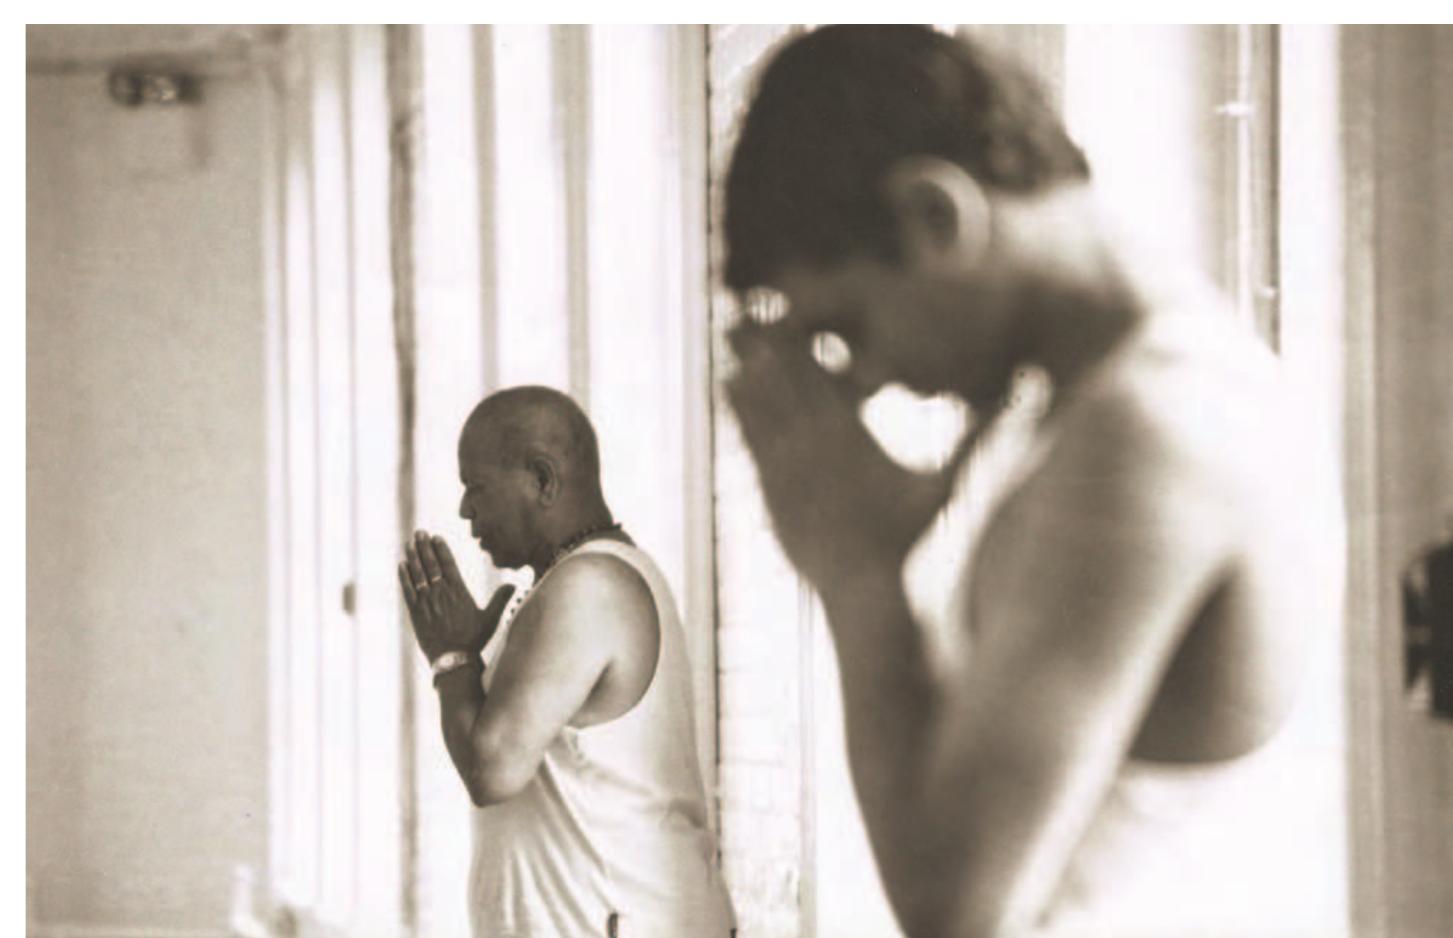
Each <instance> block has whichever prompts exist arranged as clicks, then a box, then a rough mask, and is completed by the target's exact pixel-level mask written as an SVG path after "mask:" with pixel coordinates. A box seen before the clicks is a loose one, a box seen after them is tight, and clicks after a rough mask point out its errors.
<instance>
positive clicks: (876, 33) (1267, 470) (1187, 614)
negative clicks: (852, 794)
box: [725, 27, 1336, 938]
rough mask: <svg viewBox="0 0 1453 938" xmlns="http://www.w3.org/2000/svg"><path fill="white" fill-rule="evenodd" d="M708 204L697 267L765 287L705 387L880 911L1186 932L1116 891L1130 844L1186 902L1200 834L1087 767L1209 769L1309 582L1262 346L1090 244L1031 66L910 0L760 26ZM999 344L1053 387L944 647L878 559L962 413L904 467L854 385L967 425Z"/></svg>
mask: <svg viewBox="0 0 1453 938" xmlns="http://www.w3.org/2000/svg"><path fill="white" fill-rule="evenodd" d="M725 210H726V215H725V231H726V239H727V246H728V263H727V269H726V280H727V285H728V286H729V287H731V288H732V289H734V290H737V291H747V290H750V289H753V288H763V287H765V288H770V289H772V290H775V291H777V292H778V293H780V294H781V295H782V296H783V298H784V299H785V301H786V304H787V313H786V315H785V316H784V317H783V318H782V319H781V320H779V321H777V322H775V323H772V324H770V325H762V324H759V323H756V322H751V321H747V322H743V323H741V324H740V325H739V326H738V327H736V328H735V329H734V331H733V334H732V342H733V346H734V348H735V351H736V353H737V356H738V358H739V369H738V371H737V372H736V374H735V375H733V376H732V377H731V378H729V380H728V392H729V397H730V400H731V402H732V404H733V406H734V408H735V411H736V414H737V416H738V418H739V420H740V424H741V428H742V431H743V434H744V437H745V439H746V442H747V444H748V446H749V448H750V450H751V452H752V455H753V457H754V459H755V461H756V464H757V467H758V470H759V474H760V479H761V484H762V489H763V492H764V495H765V499H766V502H767V506H768V509H769V512H770V514H771V517H772V519H773V523H774V527H775V530H776V532H777V535H778V538H779V539H780V541H781V543H782V545H783V547H784V549H785V551H786V554H787V556H788V557H789V559H790V560H791V561H792V563H793V564H794V565H795V566H796V567H797V569H798V570H799V571H800V572H801V574H802V575H803V576H804V577H806V578H807V579H808V580H809V581H810V582H811V583H812V585H813V586H814V587H815V588H816V590H817V592H818V593H819V594H820V596H821V598H822V601H823V604H824V608H825V610H826V613H827V618H828V622H829V627H830V631H831V634H832V637H833V640H834V642H835V645H836V648H837V653H838V659H839V662H840V667H841V674H842V689H843V699H844V709H845V718H846V728H847V742H848V756H849V764H850V769H851V773H852V777H853V781H854V784H855V787H856V790H857V794H858V798H859V801H860V804H861V808H862V811H863V814H864V819H865V821H866V826H867V830H868V835H869V839H870V842H871V845H872V847H873V851H874V854H875V857H876V859H877V862H878V865H879V869H880V872H881V874H882V876H883V880H884V884H885V887H886V889H887V893H888V896H889V899H890V901H891V903H892V906H893V909H894V911H895V914H896V915H897V917H898V920H899V923H900V924H901V925H902V927H903V928H904V929H905V931H906V932H907V933H908V934H909V935H911V936H955V938H975V936H987V935H1003V934H1015V935H1017V934H1022V933H1024V932H1026V931H1030V930H1034V929H1044V930H1046V931H1055V930H1056V929H1058V928H1062V927H1067V926H1066V923H1067V922H1069V921H1071V920H1074V921H1076V922H1077V923H1079V924H1086V923H1095V922H1099V923H1100V927H1101V928H1103V927H1107V924H1108V923H1111V922H1121V923H1130V922H1134V923H1135V926H1136V927H1144V928H1145V929H1146V932H1145V933H1146V934H1160V935H1179V934H1182V933H1188V932H1189V931H1191V930H1192V927H1191V926H1188V924H1187V922H1186V921H1185V920H1184V919H1181V918H1177V915H1190V914H1192V913H1191V912H1189V911H1188V910H1187V908H1186V907H1181V909H1180V910H1179V912H1177V909H1176V908H1175V907H1174V906H1173V904H1174V903H1177V902H1179V898H1178V896H1177V895H1174V894H1167V893H1165V892H1164V891H1161V892H1159V893H1155V896H1156V898H1155V901H1154V902H1152V903H1151V905H1152V906H1158V907H1154V908H1147V907H1146V902H1145V901H1144V900H1145V898H1146V896H1147V895H1148V894H1147V893H1145V892H1139V893H1138V892H1136V891H1135V890H1134V888H1133V881H1134V880H1136V878H1137V877H1140V876H1142V875H1150V874H1155V875H1161V876H1163V877H1170V878H1169V879H1165V880H1164V881H1163V883H1162V887H1164V886H1165V884H1167V883H1168V884H1170V886H1172V887H1176V886H1179V887H1183V889H1184V891H1185V894H1186V897H1187V901H1194V900H1196V899H1197V898H1199V899H1201V900H1205V901H1206V905H1207V907H1208V908H1211V907H1213V906H1214V905H1215V904H1216V903H1223V904H1224V903H1226V902H1229V901H1234V893H1233V892H1219V890H1222V889H1223V888H1229V887H1226V884H1225V883H1214V882H1212V880H1211V879H1210V878H1209V877H1210V874H1209V872H1208V871H1206V870H1204V869H1203V870H1200V871H1198V875H1197V877H1196V879H1195V881H1194V882H1192V881H1191V880H1190V879H1188V878H1186V879H1182V880H1176V879H1175V878H1174V877H1175V876H1176V875H1178V874H1177V871H1175V870H1174V869H1171V870H1166V869H1157V868H1158V867H1164V866H1167V865H1170V866H1174V860H1178V859H1179V858H1180V856H1181V855H1178V854H1175V853H1173V852H1171V851H1172V849H1173V845H1172V841H1173V839H1174V838H1173V836H1172V835H1170V834H1168V833H1166V832H1165V831H1162V830H1157V829H1156V827H1155V825H1153V824H1150V823H1148V822H1146V821H1145V819H1143V818H1132V817H1130V816H1129V814H1128V813H1125V812H1121V811H1120V810H1119V809H1118V808H1116V807H1115V802H1114V796H1115V795H1116V793H1117V792H1122V793H1123V789H1125V788H1126V787H1128V786H1130V785H1132V784H1142V783H1144V782H1146V781H1147V780H1150V779H1155V780H1157V784H1161V785H1162V786H1164V787H1168V788H1169V789H1170V790H1171V791H1174V790H1175V787H1176V786H1178V785H1181V784H1182V783H1183V781H1184V782H1185V783H1186V784H1189V779H1191V778H1194V779H1196V784H1198V785H1200V784H1202V783H1204V782H1205V780H1206V779H1207V778H1208V777H1209V778H1210V779H1211V780H1212V781H1213V782H1214V780H1215V779H1216V778H1217V775H1218V773H1220V772H1221V771H1223V769H1224V770H1225V771H1229V767H1231V766H1234V765H1236V764H1237V763H1239V762H1241V761H1243V760H1244V759H1245V758H1246V757H1247V756H1248V754H1251V753H1253V752H1254V751H1257V750H1259V749H1261V748H1264V747H1267V745H1268V741H1269V740H1271V739H1272V737H1273V736H1274V734H1276V733H1277V731H1278V729H1279V728H1280V727H1281V726H1282V725H1283V723H1284V722H1285V720H1286V718H1287V716H1288V714H1289V712H1290V711H1291V708H1292V706H1293V702H1294V697H1295V694H1296V691H1297V688H1298V683H1299V680H1298V679H1299V672H1300V669H1299V668H1298V667H1297V664H1298V662H1299V661H1300V660H1301V659H1302V658H1303V657H1304V653H1305V646H1306V644H1307V642H1308V639H1309V637H1310V636H1311V635H1312V634H1313V633H1314V631H1315V630H1316V628H1317V627H1325V626H1328V625H1330V622H1327V621H1325V620H1319V616H1320V615H1321V613H1322V612H1323V611H1324V610H1325V608H1327V607H1326V606H1325V603H1324V602H1323V600H1325V595H1321V594H1324V593H1325V592H1326V591H1327V590H1328V589H1330V590H1332V591H1334V593H1335V586H1336V584H1335V582H1334V581H1333V580H1332V579H1331V578H1330V576H1328V577H1324V576H1323V574H1324V573H1330V572H1331V571H1333V570H1335V564H1336V560H1335V556H1336V551H1335V546H1336V540H1335V538H1329V537H1328V536H1327V531H1326V530H1325V529H1324V528H1323V527H1322V526H1323V525H1325V524H1327V523H1329V521H1331V520H1332V519H1333V518H1334V517H1335V515H1334V514H1333V513H1331V512H1330V511H1329V508H1330V504H1331V503H1330V502H1328V501H1325V500H1324V498H1323V496H1324V495H1325V494H1326V493H1325V490H1324V489H1322V488H1321V487H1320V486H1319V485H1318V484H1314V481H1315V477H1316V473H1315V472H1314V471H1313V467H1311V466H1310V465H1309V462H1310V460H1309V453H1311V452H1313V451H1312V450H1311V449H1310V448H1309V447H1308V446H1307V445H1305V442H1304V439H1305V434H1304V433H1303V432H1301V431H1300V429H1299V427H1298V421H1297V420H1296V417H1295V415H1294V414H1293V413H1292V411H1291V409H1290V408H1289V406H1288V405H1287V404H1286V394H1285V391H1284V389H1283V388H1282V386H1281V384H1280V380H1281V379H1280V378H1279V376H1278V373H1277V368H1276V362H1275V359H1274V357H1273V356H1271V355H1270V354H1269V353H1268V351H1267V350H1266V349H1265V348H1264V347H1263V346H1261V345H1260V344H1259V343H1258V342H1257V341H1256V339H1255V338H1254V337H1253V336H1252V335H1251V334H1249V333H1246V332H1243V331H1242V330H1241V329H1240V327H1239V326H1238V324H1237V323H1236V322H1235V320H1234V318H1233V314H1231V312H1230V311H1229V310H1227V309H1224V308H1222V307H1221V306H1220V304H1219V301H1217V300H1215V299H1214V298H1213V297H1211V296H1210V295H1209V294H1192V293H1175V292H1164V291H1162V290H1161V288H1160V287H1158V286H1156V285H1154V284H1153V283H1152V280H1151V278H1150V277H1148V276H1146V275H1145V272H1144V271H1143V270H1142V269H1139V268H1136V267H1135V266H1133V265H1132V264H1131V263H1130V262H1129V261H1128V259H1127V258H1126V257H1125V256H1124V255H1123V254H1122V253H1121V252H1120V251H1119V250H1118V249H1117V247H1116V245H1115V243H1114V242H1113V240H1112V238H1111V237H1110V236H1109V235H1108V233H1107V228H1106V226H1105V225H1104V224H1102V222H1101V220H1100V219H1099V217H1098V216H1097V213H1096V210H1095V208H1094V206H1093V203H1092V199H1091V193H1090V187H1089V170H1088V166H1087V164H1086V162H1085V159H1084V157H1083V155H1082V154H1081V153H1080V151H1079V150H1078V148H1076V147H1075V145H1074V144H1073V143H1072V142H1071V141H1070V140H1069V139H1068V137H1067V136H1066V135H1065V133H1064V130H1063V128H1062V127H1061V125H1060V122H1059V119H1058V117H1057V116H1056V115H1055V114H1054V113H1053V111H1052V110H1051V109H1050V108H1049V107H1048V106H1047V105H1046V104H1044V103H1043V100H1042V98H1041V97H1040V96H1039V93H1038V91H1037V89H1036V88H1035V86H1034V85H1033V83H1032V82H1031V81H1029V79H1028V78H1027V77H1025V76H1024V75H1022V74H1021V73H1020V72H1018V71H1017V70H1015V69H1013V68H1010V67H1008V66H1007V65H1005V64H1004V63H1001V62H998V61H996V60H994V59H993V58H991V57H990V56H988V55H987V54H985V53H984V51H983V50H981V49H978V48H976V47H972V46H970V45H967V44H965V43H964V42H963V41H962V40H959V39H954V38H951V37H948V36H944V35H941V34H938V33H935V32H933V31H931V30H929V29H924V28H916V27H846V28H836V27H835V28H826V29H821V30H817V31H815V32H812V33H809V34H807V35H806V36H804V37H801V38H798V39H796V40H794V41H792V42H790V43H789V44H788V45H786V46H785V47H784V48H783V49H782V50H781V51H780V52H779V53H778V54H777V56H776V57H775V59H774V60H773V61H772V62H771V63H770V64H769V66H768V67H767V69H766V70H765V72H764V74H763V76H762V78H761V80H760V84H759V86H758V90H757V93H756V96H755V98H754V101H753V103H752V105H751V109H750V111H749V112H748V114H747V116H746V118H745V122H744V124H743V127H742V131H741V136H740V139H739V142H738V144H737V147H736V150H735V153H734V157H733V161H732V164H731V168H730V173H729V177H728V180H727V186H726V203H725ZM823 333H831V334H835V335H836V336H838V337H839V338H840V339H841V340H842V341H843V343H845V345H846V346H847V348H848V349H849V350H850V353H851V362H850V364H849V365H848V366H847V367H846V368H845V369H844V370H842V371H840V372H829V371H828V370H826V369H824V368H823V367H821V366H819V364H818V363H817V361H816V360H815V359H814V357H813V355H812V351H811V348H812V337H813V336H816V335H819V334H823ZM1026 365H1033V366H1037V367H1038V368H1040V369H1042V370H1043V372H1044V373H1045V374H1046V375H1047V376H1048V378H1049V380H1050V382H1051V383H1052V386H1053V398H1052V402H1051V405H1050V407H1049V410H1048V413H1047V414H1046V416H1045V417H1044V419H1043V420H1042V422H1041V423H1040V424H1039V425H1038V427H1037V429H1036V440H1035V444H1034V446H1033V447H1032V450H1033V452H1034V453H1035V456H1034V458H1033V461H1032V462H1030V463H1029V464H1027V465H1026V466H1025V467H1024V471H1023V473H1022V475H1020V476H1018V478H1019V482H1018V483H1017V484H1016V485H1015V486H1013V487H1012V488H1011V489H1010V490H1009V491H1008V492H1007V493H1005V495H1004V496H1003V497H1002V498H1001V499H1000V501H999V502H998V504H997V505H996V507H995V509H994V511H993V514H992V516H991V517H990V519H989V521H988V523H987V525H986V526H985V528H984V530H983V531H982V532H981V534H980V536H979V539H978V542H977V545H976V548H975V551H974V555H973V556H974V560H973V563H972V569H970V570H966V571H965V574H964V575H965V576H966V577H967V578H968V585H967V590H968V592H967V596H968V601H967V603H966V604H965V615H964V619H963V621H961V622H958V623H956V626H957V627H958V628H959V629H960V631H961V633H962V635H963V636H964V637H965V638H966V639H968V638H971V641H968V640H966V641H965V646H966V649H965V651H964V654H963V655H962V656H961V657H957V658H956V659H955V662H954V664H953V666H952V667H951V668H950V669H948V672H947V674H945V673H944V672H943V671H942V670H940V669H937V668H936V667H934V666H932V663H931V662H930V661H929V659H928V656H927V655H926V649H925V643H924V640H923V635H922V629H921V627H920V625H919V623H917V622H916V621H915V619H914V616H913V613H912V612H911V611H910V606H909V603H908V601H907V599H906V597H905V591H904V587H903V579H902V575H903V567H904V562H905V559H906V558H907V556H908V554H909V551H910V549H911V548H912V547H913V546H914V544H915V543H916V542H917V541H918V540H919V539H920V537H921V536H922V534H923V533H924V532H925V530H926V529H927V528H928V527H929V525H930V522H931V521H932V520H933V519H934V517H935V516H936V515H937V514H938V512H939V511H940V510H941V508H942V507H943V506H944V504H945V503H946V501H947V500H948V498H949V497H950V495H951V493H952V492H953V490H954V487H955V484H956V480H957V478H958V475H959V472H958V469H959V467H960V466H961V464H962V459H963V456H964V455H965V453H966V452H967V451H968V450H969V449H971V446H969V445H961V446H960V448H959V452H958V453H957V454H956V455H955V457H954V458H953V460H952V461H951V464H950V465H949V466H948V468H947V469H946V470H945V471H944V472H942V473H940V474H935V475H928V474H921V473H916V472H913V471H910V470H908V469H907V468H905V467H903V466H901V465H899V464H897V463H896V462H894V461H893V460H892V459H890V458H889V457H888V456H887V455H886V454H885V452H884V451H883V449H882V448H881V447H880V446H879V445H878V443H877V442H876V441H875V440H874V438H873V437H872V436H871V434H870V433H869V432H868V430H867V429H866V428H865V426H864V424H863V422H862V420H861V419H860V408H861V405H862V403H863V402H864V401H865V400H866V399H867V398H868V397H870V396H871V395H872V394H874V393H875V392H876V391H877V390H878V389H879V388H881V387H882V386H883V385H884V384H886V383H888V382H898V383H901V384H903V385H905V386H907V387H908V388H909V389H911V390H914V391H917V392H920V393H924V394H936V393H950V394H953V395H956V396H957V397H959V398H961V399H962V400H963V401H964V402H966V403H967V404H968V405H969V407H970V408H971V410H972V411H973V413H974V414H975V416H976V417H977V419H978V421H979V422H980V424H981V425H982V424H983V423H985V422H988V421H991V420H992V419H993V418H994V416H995V415H996V412H997V411H998V410H999V407H1000V403H1001V402H1002V401H1003V400H1004V398H1005V396H1006V393H1007V391H1008V389H1009V385H1010V383H1011V379H1012V377H1013V375H1014V374H1015V372H1016V370H1017V369H1019V368H1021V367H1022V366H1026ZM972 435H973V434H971V436H972ZM1184 770H1189V771H1188V772H1185V771H1184ZM1173 858H1174V859H1173ZM1206 862H1210V861H1209V860H1207V861H1206ZM1111 863H1114V864H1118V865H1117V866H1115V867H1114V868H1115V869H1116V870H1117V873H1115V874H1113V875H1110V874H1106V875H1105V876H1103V877H1102V878H1101V879H1100V881H1098V882H1097V881H1096V876H1097V870H1099V869H1109V868H1110V867H1109V866H1107V865H1106V864H1111ZM1184 872H1186V873H1187V874H1189V871H1184ZM1122 874H1123V875H1122ZM1200 874H1204V875H1200ZM1228 875H1231V871H1228ZM1162 887H1158V888H1162ZM1197 891H1199V892H1200V893H1201V895H1200V896H1199V897H1198V896H1196V895H1194V894H1195V893H1196V892H1197ZM1168 903H1169V904H1172V905H1169V906H1168V905H1167V904H1168ZM1157 915H1159V916H1162V917H1164V923H1165V927H1164V928H1163V929H1161V928H1160V927H1159V926H1158V925H1157V924H1156V919H1155V917H1156V916H1157ZM1265 924H1266V927H1267V928H1269V929H1271V930H1272V931H1275V930H1276V926H1277V923H1275V922H1268V923H1265ZM1109 927H1114V926H1109ZM1125 927H1126V928H1127V929H1129V928H1130V926H1129V925H1128V924H1127V925H1125ZM1055 933H1059V932H1057V931H1055ZM1093 933H1095V934H1115V935H1117V936H1118V935H1122V934H1131V933H1132V932H1131V931H1128V930H1127V931H1119V930H1111V931H1095V932H1093ZM1133 933H1134V934H1141V932H1139V931H1135V932H1133Z"/></svg>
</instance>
